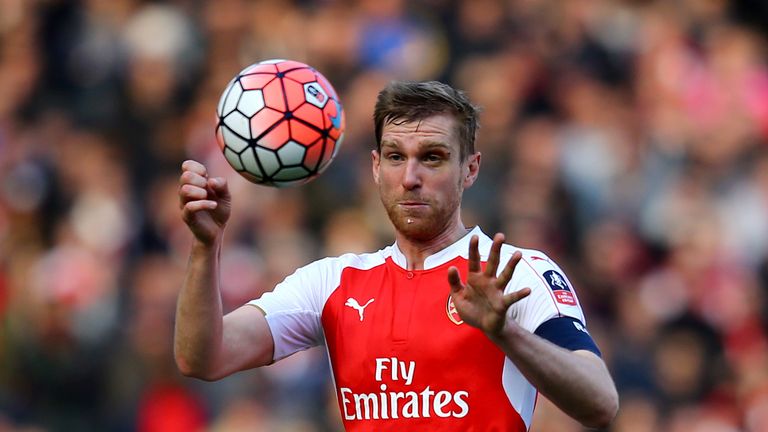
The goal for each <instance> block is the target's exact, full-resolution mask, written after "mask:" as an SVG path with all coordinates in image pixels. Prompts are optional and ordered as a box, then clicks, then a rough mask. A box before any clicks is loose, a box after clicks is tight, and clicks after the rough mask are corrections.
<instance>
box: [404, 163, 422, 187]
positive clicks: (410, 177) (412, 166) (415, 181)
mask: <svg viewBox="0 0 768 432" xmlns="http://www.w3.org/2000/svg"><path fill="white" fill-rule="evenodd" d="M419 186H421V167H420V165H419V161H418V160H416V159H415V158H413V159H409V160H408V161H407V162H406V164H405V169H404V170H403V187H404V188H405V189H406V190H411V189H415V188H417V187H419Z"/></svg>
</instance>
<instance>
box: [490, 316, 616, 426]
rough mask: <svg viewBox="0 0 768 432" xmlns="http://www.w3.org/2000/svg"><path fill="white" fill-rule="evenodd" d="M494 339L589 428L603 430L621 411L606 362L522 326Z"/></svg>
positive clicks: (527, 374) (557, 402) (543, 390)
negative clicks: (572, 350) (547, 338)
mask: <svg viewBox="0 0 768 432" xmlns="http://www.w3.org/2000/svg"><path fill="white" fill-rule="evenodd" d="M491 340H493V341H494V342H495V343H496V344H497V345H498V346H499V347H500V348H501V349H502V350H503V351H504V353H505V354H506V355H507V357H508V358H509V359H510V360H511V361H512V362H513V363H514V364H515V365H516V366H517V368H518V369H520V372H522V373H523V375H524V376H525V377H526V378H527V379H528V381H529V382H530V383H531V384H533V385H534V386H535V387H536V388H537V389H538V390H539V391H540V392H541V393H542V394H543V395H545V396H546V397H547V398H548V399H549V400H551V401H552V402H553V403H554V404H555V405H557V406H558V407H559V408H560V409H562V410H563V411H564V412H565V413H567V414H568V415H570V416H571V417H573V418H575V419H576V420H578V421H580V422H581V423H582V424H584V425H585V426H589V427H604V426H606V425H607V424H608V423H610V421H611V420H612V419H613V417H614V416H615V415H616V411H617V410H618V396H617V394H616V388H615V386H614V384H613V381H612V380H611V377H610V374H609V373H608V371H607V369H606V368H605V365H604V364H603V362H602V361H601V360H600V359H599V358H598V357H597V356H594V355H593V354H591V353H589V352H575V353H574V352H571V351H568V350H566V349H563V348H561V347H558V346H557V345H555V344H552V343H551V342H549V341H547V340H545V339H542V338H540V337H538V336H536V335H534V334H532V333H530V332H528V331H526V330H524V329H522V328H520V327H517V326H514V327H512V328H509V327H508V328H506V329H505V330H504V332H503V333H502V335H500V336H498V337H492V338H491Z"/></svg>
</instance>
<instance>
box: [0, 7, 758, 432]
mask: <svg viewBox="0 0 768 432" xmlns="http://www.w3.org/2000/svg"><path fill="white" fill-rule="evenodd" d="M766 37H768V5H767V4H766V3H765V2H763V1H760V0H752V1H749V0H746V1H727V0H671V1H663V0H655V1H653V0H569V1H555V0H419V1H405V0H387V1H381V0H357V1H355V0H317V1H310V0H294V1H285V0H263V1H246V0H217V1H202V0H172V1H165V2H160V1H146V0H80V1H66V0H37V1H28V0H0V431H2V432H6V431H90V430H93V431H96V430H99V431H101V430H105V431H106V430H110V431H133V430H137V431H217V432H219V431H222V432H223V431H244V430H248V431H307V432H314V431H318V432H325V431H336V430H339V429H340V428H339V423H338V413H337V407H336V401H335V396H334V391H333V388H332V384H331V381H330V375H329V371H328V369H329V368H328V365H327V357H326V353H325V352H324V351H323V349H312V350H309V351H306V352H303V353H300V354H298V355H295V356H293V357H291V358H289V359H287V360H285V361H283V362H280V363H277V364H275V365H272V366H269V367H266V368H263V369H260V370H256V371H248V372H243V373H240V374H237V375H235V376H233V377H230V378H227V379H225V380H222V381H220V382H216V383H205V382H201V381H196V380H193V379H189V378H184V377H182V376H181V375H180V374H179V373H178V371H177V370H176V368H175V366H174V362H173V355H172V339H173V325H174V307H175V301H176V295H177V293H178V291H179V288H180V285H181V280H182V277H183V273H184V269H185V265H186V257H187V253H188V247H189V244H190V235H189V233H188V231H187V230H186V228H185V226H184V225H183V223H182V222H181V219H180V211H179V208H178V199H177V196H176V191H177V184H178V183H177V177H178V174H179V168H180V164H181V162H182V161H183V160H185V159H187V158H194V159H197V160H200V161H202V162H204V163H206V164H207V165H208V166H209V169H210V171H211V172H212V173H213V174H214V175H222V176H226V177H227V178H228V179H229V181H230V184H231V187H232V192H233V199H234V211H233V217H232V220H231V222H230V224H229V226H228V229H227V233H226V238H225V245H224V251H223V255H222V260H223V263H222V275H223V276H222V279H223V280H222V289H223V293H222V296H223V300H224V304H225V307H226V309H227V310H231V309H233V308H235V307H237V306H239V305H241V304H242V303H244V302H245V301H247V300H249V299H252V298H255V297H258V296H259V295H260V294H261V293H263V292H264V291H267V290H270V289H271V288H272V287H273V286H274V284H275V283H276V282H278V281H280V280H281V279H282V278H284V277H285V276H286V275H287V274H289V273H291V272H292V271H293V270H294V269H295V268H297V267H298V266H301V265H304V264H306V263H308V262H310V261H312V260H314V259H317V258H319V257H323V256H329V255H338V254H340V253H342V252H362V251H373V250H377V249H379V248H381V247H383V246H386V245H388V244H391V243H392V241H393V233H392V230H391V228H390V225H389V223H388V221H387V219H386V216H385V214H384V212H383V211H382V209H381V208H380V203H379V202H378V196H377V192H376V189H375V188H374V187H373V184H372V181H371V175H370V150H371V148H372V147H373V146H374V144H375V143H374V139H373V127H372V126H373V124H372V120H371V115H372V110H373V103H374V99H375V96H376V93H377V92H378V90H379V89H380V88H381V87H382V86H383V85H385V84H386V83H387V82H388V81H390V80H392V79H411V80H421V79H439V80H443V81H446V82H449V83H451V84H453V85H455V86H457V87H459V88H462V89H464V90H466V91H467V92H468V94H469V96H470V97H471V98H472V99H473V100H474V101H475V102H476V103H477V104H479V105H481V106H482V107H483V110H484V112H483V115H482V117H481V123H482V128H481V131H480V136H479V141H478V149H479V150H480V151H482V153H483V164H482V169H481V174H480V178H479V180H478V182H477V183H476V184H475V186H474V187H473V188H471V189H470V190H468V191H467V192H466V194H465V201H464V206H463V208H464V216H465V222H468V223H469V224H472V225H474V224H480V225H481V226H482V227H483V228H484V230H485V231H486V232H487V233H493V232H495V231H502V232H505V233H506V234H507V239H508V242H510V243H512V244H515V245H517V246H521V247H527V248H536V249H540V250H543V251H545V252H546V253H548V254H549V255H550V256H552V257H553V258H555V259H556V260H557V261H558V262H559V263H560V264H561V265H562V267H564V269H565V271H566V273H567V274H568V275H569V276H570V279H571V280H572V282H573V283H574V285H575V286H576V290H577V292H578V294H579V296H580V300H581V302H582V304H583V306H584V308H585V310H586V314H587V318H588V326H589V329H590V331H591V333H592V335H593V336H594V337H595V339H596V340H597V341H598V344H599V345H600V347H601V349H602V351H603V356H604V359H605V360H606V363H607V364H608V365H609V367H610V369H611V371H612V373H613V376H614V378H615V380H616V383H617V386H618V389H619V392H620V395H621V410H620V412H619V415H618V417H617V419H616V421H615V422H614V425H613V426H612V427H611V428H610V430H611V431H615V432H655V431H670V432H683V431H686V432H697V431H706V432H737V431H748V432H764V431H768V62H766V60H767V59H768V43H767V42H766ZM268 58H289V59H295V60H299V61H304V62H306V63H309V64H311V65H312V66H314V67H315V68H316V69H318V70H319V71H321V72H322V73H323V74H325V75H326V76H327V77H328V78H329V79H330V81H331V82H332V83H333V84H334V86H335V87H336V89H337V90H338V92H339V93H340V95H341V99H342V103H343V104H344V109H345V112H346V115H347V132H346V139H345V141H344V144H343V146H342V149H341V151H340V153H339V155H338V157H337V159H336V160H335V161H334V163H333V164H332V165H331V166H330V168H329V169H328V170H327V171H326V172H325V173H324V174H323V175H322V176H321V177H320V178H318V179H317V180H315V181H314V182H312V183H311V184H309V185H306V186H303V187H300V188H296V189H288V190H280V191H278V190H275V189H270V188H265V187H261V186H255V185H253V184H250V183H248V182H246V181H245V180H243V179H241V178H240V177H239V176H237V175H236V174H235V173H234V171H232V170H231V168H229V167H228V165H227V164H226V161H225V160H224V158H223V157H222V155H221V153H220V152H219V150H218V147H217V145H216V143H215V138H214V125H215V114H214V113H215V107H216V104H217V101H218V98H219V95H220V92H221V91H222V90H223V88H224V86H225V85H226V83H227V82H228V81H229V79H230V78H231V77H232V76H234V74H235V73H237V72H238V71H239V70H241V69H242V68H243V67H245V66H247V65H249V64H251V63H254V62H256V61H260V60H264V59H268ZM531 430H532V431H534V432H539V431H542V432H549V431H556V432H570V431H581V430H582V429H581V428H580V427H579V426H578V425H577V424H576V423H574V422H573V421H571V420H569V419H568V418H566V417H565V416H564V415H563V414H561V413H559V411H558V410H557V409H556V408H554V407H553V406H552V405H551V404H549V403H548V402H547V401H546V400H545V399H544V398H543V397H540V398H539V403H538V407H537V414H536V417H535V419H534V424H533V426H532V428H531Z"/></svg>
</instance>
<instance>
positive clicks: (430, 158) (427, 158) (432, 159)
mask: <svg viewBox="0 0 768 432" xmlns="http://www.w3.org/2000/svg"><path fill="white" fill-rule="evenodd" d="M423 160H424V162H426V163H429V164H438V163H440V162H442V161H444V160H445V155H442V154H439V153H427V154H426V155H424V158H423Z"/></svg>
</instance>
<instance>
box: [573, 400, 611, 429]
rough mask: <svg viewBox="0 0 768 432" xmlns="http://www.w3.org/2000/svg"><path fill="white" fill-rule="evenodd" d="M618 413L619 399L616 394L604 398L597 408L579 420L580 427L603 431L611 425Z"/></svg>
mask: <svg viewBox="0 0 768 432" xmlns="http://www.w3.org/2000/svg"><path fill="white" fill-rule="evenodd" d="M618 412H619V397H618V395H617V394H616V393H613V394H612V395H611V396H609V397H606V398H605V400H603V401H602V402H601V403H600V404H599V406H597V407H595V409H594V410H593V411H592V412H591V413H590V414H589V415H587V416H585V417H584V418H581V419H580V422H581V424H582V425H584V426H586V427H589V428H595V429H604V428H607V427H608V426H610V425H611V422H613V419H614V418H615V417H616V414H617V413H618Z"/></svg>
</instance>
